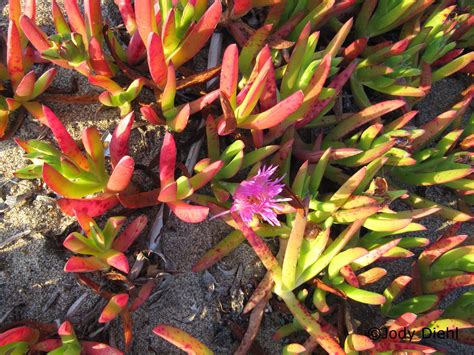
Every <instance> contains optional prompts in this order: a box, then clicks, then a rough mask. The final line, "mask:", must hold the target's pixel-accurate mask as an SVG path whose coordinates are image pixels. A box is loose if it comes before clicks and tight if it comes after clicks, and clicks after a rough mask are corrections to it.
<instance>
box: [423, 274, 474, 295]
mask: <svg viewBox="0 0 474 355" xmlns="http://www.w3.org/2000/svg"><path fill="white" fill-rule="evenodd" d="M470 285H474V273H466V274H462V275H456V276H449V277H443V278H440V279H436V280H433V281H428V282H426V283H425V284H424V285H423V288H424V290H425V291H426V292H427V293H437V292H445V291H450V290H452V289H455V288H458V287H464V286H470Z"/></svg>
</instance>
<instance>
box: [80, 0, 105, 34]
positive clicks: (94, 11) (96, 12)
mask: <svg viewBox="0 0 474 355" xmlns="http://www.w3.org/2000/svg"><path fill="white" fill-rule="evenodd" d="M84 17H85V20H86V25H87V28H88V30H89V33H90V36H92V37H96V38H101V36H102V32H101V30H102V15H101V13H100V0H84Z"/></svg>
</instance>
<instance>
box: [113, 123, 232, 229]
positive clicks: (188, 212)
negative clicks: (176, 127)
mask: <svg viewBox="0 0 474 355" xmlns="http://www.w3.org/2000/svg"><path fill="white" fill-rule="evenodd" d="M196 165H198V166H200V168H201V169H200V171H199V172H198V173H197V174H195V175H194V176H191V177H187V176H185V175H182V176H180V177H179V178H178V179H175V177H174V176H175V169H176V143H175V141H174V138H173V136H172V134H171V133H169V132H167V133H166V134H165V137H164V140H163V146H162V147H161V153H160V182H161V186H160V187H159V188H156V189H153V190H150V191H146V192H140V193H133V194H121V195H120V196H119V199H120V202H121V203H122V204H123V205H124V206H125V207H128V208H143V207H148V206H154V205H158V204H160V203H166V204H167V205H168V207H169V208H170V209H171V211H173V213H174V214H175V215H176V216H177V217H178V218H180V219H181V220H183V221H185V222H188V223H199V222H202V221H203V220H204V219H206V217H207V215H208V213H209V208H208V207H207V206H202V205H191V204H189V203H187V202H185V200H187V199H191V200H192V195H193V194H194V192H195V191H196V190H198V189H200V188H201V187H203V186H204V185H206V184H207V183H208V182H209V181H211V180H212V178H213V177H214V176H215V175H216V174H217V172H218V171H219V170H220V169H221V167H222V165H223V162H222V161H220V160H218V161H215V162H211V161H210V159H204V160H202V161H201V162H198V163H197V164H196Z"/></svg>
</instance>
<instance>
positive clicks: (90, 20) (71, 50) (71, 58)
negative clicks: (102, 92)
mask: <svg viewBox="0 0 474 355" xmlns="http://www.w3.org/2000/svg"><path fill="white" fill-rule="evenodd" d="M64 6H65V9H66V12H67V15H68V20H69V21H66V19H65V18H64V15H63V13H62V11H61V9H60V7H59V6H58V4H57V2H56V0H53V2H52V10H51V11H52V15H53V21H54V26H55V28H56V33H55V34H53V35H51V36H49V37H47V36H46V34H45V33H44V32H43V31H42V30H41V29H40V28H39V27H38V26H37V25H36V24H35V23H34V21H33V19H32V18H31V17H30V16H28V14H25V15H23V16H21V18H20V25H21V28H22V29H23V31H24V32H25V35H26V37H27V38H28V39H29V40H30V42H31V44H32V45H33V46H34V47H35V48H36V50H37V51H38V52H39V54H40V55H41V57H42V58H44V59H47V60H49V61H51V62H53V63H55V64H57V65H59V66H62V67H64V68H68V69H75V70H77V71H78V72H80V73H81V74H83V75H86V76H88V75H90V74H94V73H95V74H97V75H104V76H107V77H112V76H113V75H114V74H115V72H116V67H115V66H114V64H113V63H112V60H111V58H109V56H108V55H107V54H106V53H105V51H104V49H103V45H104V36H103V33H102V27H103V20H102V15H101V7H100V1H97V0H87V1H85V2H84V14H82V13H81V11H80V9H79V6H78V4H77V2H76V0H66V1H65V2H64Z"/></svg>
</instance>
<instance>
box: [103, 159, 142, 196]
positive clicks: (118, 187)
mask: <svg viewBox="0 0 474 355" xmlns="http://www.w3.org/2000/svg"><path fill="white" fill-rule="evenodd" d="M134 167H135V162H134V161H133V158H132V157H129V156H128V155H126V156H124V157H122V159H120V160H119V162H118V163H117V165H116V166H115V168H114V170H113V172H112V175H110V178H109V181H108V182H107V188H106V189H107V191H109V192H121V191H123V190H125V189H126V188H127V187H128V185H129V184H130V181H131V179H132V175H133V170H134Z"/></svg>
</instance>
